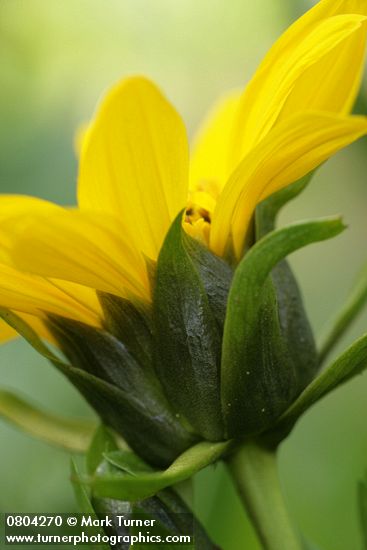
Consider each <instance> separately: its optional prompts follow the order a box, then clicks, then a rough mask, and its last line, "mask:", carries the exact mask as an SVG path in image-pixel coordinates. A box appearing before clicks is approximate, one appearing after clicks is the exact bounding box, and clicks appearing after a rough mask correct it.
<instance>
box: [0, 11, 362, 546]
mask: <svg viewBox="0 0 367 550" xmlns="http://www.w3.org/2000/svg"><path fill="white" fill-rule="evenodd" d="M311 4H312V2H307V1H304V2H301V1H296V0H282V1H281V2H278V1H275V0H256V2H254V1H250V0H228V1H226V2H225V1H224V0H200V1H199V2H198V1H197V0H154V1H152V0H109V1H108V2H104V1H102V0H63V2H55V1H53V2H51V1H50V0H1V3H0V84H1V85H0V121H1V123H0V186H1V192H3V193H26V194H32V195H38V196H41V197H44V198H47V199H51V200H55V201H57V202H59V203H61V204H70V203H74V202H75V179H76V167H77V163H76V159H75V156H74V153H73V138H74V133H75V130H76V128H78V126H79V125H80V124H81V123H83V122H84V121H85V120H88V118H89V117H90V115H91V113H92V111H93V108H94V105H95V103H96V101H97V99H98V98H99V96H100V94H101V92H102V91H103V90H104V89H105V88H107V87H108V86H109V85H110V84H111V83H113V82H114V81H116V80H117V79H119V78H120V77H121V76H124V75H129V74H136V73H142V74H145V75H148V76H149V77H151V78H153V79H154V80H155V81H156V82H157V83H158V84H159V85H160V86H161V87H162V88H163V89H164V90H165V92H166V94H167V95H168V97H169V98H170V99H171V100H172V101H173V103H174V104H175V105H176V107H177V108H178V110H179V111H180V112H181V114H182V115H183V117H184V119H185V121H186V123H187V127H188V130H189V133H190V135H192V133H193V131H194V129H195V127H196V125H197V124H198V122H199V121H200V119H201V117H202V116H203V114H204V113H205V111H206V109H207V108H208V106H209V105H210V104H211V102H212V101H213V100H214V99H215V98H216V96H217V95H218V94H220V93H221V92H222V91H224V90H226V89H228V88H232V87H234V86H239V85H244V84H245V82H246V81H247V80H248V79H249V78H250V76H251V74H252V73H253V71H254V69H255V67H256V65H257V63H258V62H259V61H260V59H261V57H262V55H263V54H264V53H265V52H266V50H267V48H268V47H269V46H270V45H271V43H272V42H273V41H274V40H275V38H276V37H277V36H278V35H279V34H280V33H281V32H282V30H283V29H284V28H285V27H286V26H287V25H288V24H289V23H290V22H291V21H292V20H294V18H295V17H296V16H298V15H299V14H301V13H302V12H303V11H304V10H305V9H306V8H307V7H309V6H310V5H311ZM366 153H367V142H366V140H364V141H363V140H362V141H361V142H360V143H358V144H356V145H353V146H352V147H349V149H348V150H347V151H343V152H342V153H340V154H338V155H337V156H336V157H335V158H334V159H332V161H330V162H328V163H327V164H326V165H325V166H323V167H322V169H321V170H320V171H319V172H318V174H317V176H316V177H315V178H314V180H313V182H312V184H311V185H310V186H309V188H308V189H307V190H306V192H305V193H304V194H303V195H302V197H301V198H299V199H298V200H296V201H295V202H294V203H293V204H292V205H290V206H289V207H288V208H287V209H286V211H285V212H284V214H283V215H282V220H281V221H282V223H285V222H287V221H291V220H296V219H300V218H306V217H310V216H319V215H327V214H335V213H343V215H344V216H345V220H346V222H347V223H348V224H349V229H348V231H346V232H345V233H343V235H342V236H339V237H338V238H337V239H335V240H334V241H332V242H328V243H323V244H320V245H314V246H312V247H310V248H309V249H307V250H303V251H302V252H300V253H297V254H295V255H294V256H293V257H292V264H293V266H294V269H295V271H296V273H297V275H298V277H299V281H300V284H301V286H302V289H303V292H304V296H305V300H306V304H307V309H308V311H309V314H310V317H311V320H312V323H313V326H314V328H315V330H316V333H317V334H319V333H320V330H322V327H323V325H324V324H325V322H326V321H327V320H328V318H329V317H330V315H332V314H333V312H335V311H336V310H337V309H338V307H339V306H340V305H341V304H342V303H343V300H344V298H345V296H346V294H347V292H348V289H349V287H350V286H351V285H352V283H353V279H354V277H355V275H356V273H357V271H358V269H359V268H360V267H361V265H362V264H363V262H364V260H365V259H366V256H367V251H366V230H367V216H366V204H367V187H366V182H365V174H366V170H367V155H366ZM366 323H367V316H366V315H365V316H363V317H362V318H360V319H359V320H358V322H356V323H355V325H354V327H353V329H352V330H351V331H350V332H349V333H348V336H347V338H345V339H344V341H343V342H342V346H341V347H343V346H345V345H346V344H347V343H349V342H350V341H352V339H353V338H354V337H355V336H357V335H359V334H361V333H362V332H363V330H364V329H365V327H366ZM0 363H1V365H0V367H1V375H0V377H1V378H0V379H1V385H2V386H4V387H7V388H12V389H16V390H17V391H19V392H20V393H21V394H23V395H25V396H29V397H31V398H32V399H33V401H34V402H35V403H38V404H40V405H43V406H45V407H47V408H49V410H52V411H55V412H59V413H60V412H61V413H64V414H65V415H71V416H86V417H88V416H91V415H92V413H91V412H90V410H89V409H88V407H87V406H86V405H85V404H84V403H83V402H82V399H81V398H80V397H79V395H78V394H77V392H76V391H75V390H74V389H73V388H72V387H70V386H69V385H68V383H67V382H66V381H65V380H64V379H63V378H62V377H61V375H59V374H58V373H56V372H55V371H54V370H53V369H52V368H51V367H50V365H48V364H47V363H46V361H44V360H42V359H41V358H40V357H38V356H37V355H36V354H35V353H34V352H33V351H32V350H31V349H30V348H29V346H28V345H26V344H25V343H24V342H21V341H17V342H13V343H9V344H7V345H5V346H3V347H2V348H1V349H0ZM366 395H367V376H366V375H364V376H361V377H359V378H358V379H355V380H354V381H352V382H350V383H349V384H347V385H346V386H345V387H344V388H342V389H341V390H338V391H337V392H336V393H335V394H333V395H331V396H329V397H328V398H326V399H325V400H324V401H322V402H321V403H320V404H318V405H317V406H315V407H314V408H313V409H312V410H311V411H310V412H309V413H308V414H307V415H306V416H305V417H304V418H303V419H302V421H301V422H300V423H299V424H298V425H297V427H296V429H295V430H294V432H293V433H292V435H291V436H290V437H289V439H288V440H287V441H286V442H285V443H284V444H283V446H282V448H281V452H280V470H281V478H282V483H283V486H284V490H285V493H286V497H287V499H288V502H289V506H290V510H291V513H292V515H293V517H294V520H295V521H296V522H297V523H298V525H299V526H300V528H301V529H302V531H303V532H304V534H305V535H306V536H307V538H308V539H310V540H312V541H314V542H315V544H316V545H317V546H319V547H320V548H323V549H325V550H346V549H347V550H357V549H359V548H360V547H361V541H360V535H359V525H358V518H357V509H356V486H357V482H358V480H359V479H360V478H361V477H362V476H363V475H364V473H365V471H366V469H367V422H366V416H367V415H366V412H367V399H366ZM0 438H1V454H0V461H1V462H0V464H1V470H0V472H1V473H0V512H6V511H7V512H11V511H12V512H21V511H28V512H33V511H39V512H46V511H59V512H60V511H72V510H74V509H75V503H74V499H73V494H72V491H71V488H70V484H69V482H68V476H69V473H68V472H69V456H67V455H66V454H65V453H62V452H61V451H58V450H54V449H52V448H49V447H48V446H46V445H45V444H43V443H40V442H38V441H34V440H32V439H31V438H30V437H28V436H26V435H24V434H22V433H20V432H18V431H16V430H15V429H13V428H12V427H10V426H8V425H6V424H5V423H0ZM196 503H197V507H198V510H199V514H200V516H201V518H202V519H203V521H204V522H205V524H206V526H207V528H208V529H209V531H210V533H211V534H212V535H213V537H215V539H216V540H217V541H218V544H220V545H221V546H222V547H223V549H224V550H238V549H240V548H241V549H242V548H245V549H246V550H256V549H257V548H259V547H258V545H257V542H256V540H255V537H254V534H253V532H252V529H251V527H250V526H249V523H248V521H247V519H246V517H245V516H244V514H243V512H242V510H241V508H240V505H239V503H238V501H237V497H236V496H235V494H234V491H233V489H232V487H231V486H230V483H229V480H228V478H227V476H226V473H225V471H224V469H223V468H222V467H217V468H216V469H214V468H211V469H209V470H207V471H204V472H202V473H200V474H199V475H198V476H197V483H196ZM242 537H247V538H246V541H247V542H246V545H245V546H243V545H242V544H241V543H240V541H241V540H243V539H242Z"/></svg>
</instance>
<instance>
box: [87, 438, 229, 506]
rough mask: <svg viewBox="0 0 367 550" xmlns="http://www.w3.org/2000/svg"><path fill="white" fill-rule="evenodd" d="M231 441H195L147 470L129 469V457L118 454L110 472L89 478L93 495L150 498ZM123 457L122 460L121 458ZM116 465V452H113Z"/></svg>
mask: <svg viewBox="0 0 367 550" xmlns="http://www.w3.org/2000/svg"><path fill="white" fill-rule="evenodd" d="M231 445H232V443H231V442H228V441H227V442H224V443H223V442H222V443H209V442H202V443H198V444H197V445H195V446H194V447H191V448H190V449H188V450H187V451H185V452H184V453H183V454H182V455H180V456H179V457H178V458H177V459H176V460H175V461H174V462H173V463H172V464H171V465H170V466H169V468H167V470H164V471H159V472H157V471H154V472H153V471H152V472H147V471H146V468H145V469H140V470H138V469H136V470H135V472H134V475H131V474H129V473H128V471H129V470H130V471H131V457H129V459H128V461H127V460H126V456H127V455H126V453H122V455H121V462H120V465H119V467H118V469H117V468H116V470H115V472H114V473H113V474H111V473H106V474H104V473H103V474H101V473H100V472H99V471H98V472H97V473H96V475H95V476H94V478H93V479H92V480H91V486H92V489H93V492H94V494H95V495H97V496H99V497H108V498H115V499H120V500H131V501H135V500H140V499H144V498H147V497H150V496H152V495H154V494H155V493H157V492H158V491H161V490H162V489H164V488H166V487H169V486H170V485H174V484H176V483H178V482H180V481H183V480H184V479H187V478H189V477H191V476H193V475H194V474H195V473H196V472H198V471H199V470H201V469H202V468H204V467H205V466H208V465H209V464H211V463H213V462H215V461H217V460H218V459H219V458H221V457H222V456H223V455H224V454H225V453H226V452H228V450H229V449H230V447H231ZM124 456H125V460H124ZM113 460H114V462H115V465H116V454H115V453H114V454H113Z"/></svg>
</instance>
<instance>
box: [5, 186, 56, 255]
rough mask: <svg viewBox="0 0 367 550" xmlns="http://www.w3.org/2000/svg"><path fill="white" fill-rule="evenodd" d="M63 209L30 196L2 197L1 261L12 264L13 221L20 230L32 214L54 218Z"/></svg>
mask: <svg viewBox="0 0 367 550" xmlns="http://www.w3.org/2000/svg"><path fill="white" fill-rule="evenodd" d="M62 210H63V209H62V207H61V206H58V205H57V204H54V203H52V202H49V201H45V200H43V199H39V198H37V197H30V196H28V195H0V261H2V262H5V263H10V264H11V263H12V262H11V259H10V257H9V250H10V249H11V248H12V246H13V241H14V237H13V232H14V228H13V220H16V223H17V228H18V230H19V225H20V223H24V224H26V223H27V219H28V216H29V215H30V214H31V215H33V214H36V213H37V214H42V215H45V216H50V217H51V216H53V214H55V213H56V212H59V211H62Z"/></svg>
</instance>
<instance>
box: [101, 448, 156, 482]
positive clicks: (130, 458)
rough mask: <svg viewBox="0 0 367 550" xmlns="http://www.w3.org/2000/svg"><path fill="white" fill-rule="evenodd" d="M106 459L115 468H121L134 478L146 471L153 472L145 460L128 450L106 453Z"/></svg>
mask: <svg viewBox="0 0 367 550" xmlns="http://www.w3.org/2000/svg"><path fill="white" fill-rule="evenodd" d="M104 458H105V459H106V461H107V462H108V463H109V464H111V465H112V466H113V467H114V468H119V469H120V470H123V471H124V472H127V473H128V474H130V475H132V476H134V475H136V474H137V473H141V472H145V471H146V472H152V471H153V469H152V468H151V467H150V466H148V465H147V464H146V462H144V460H142V459H141V458H140V457H138V455H136V454H135V453H133V452H132V451H129V450H128V449H126V450H122V451H120V450H117V451H110V452H106V453H104Z"/></svg>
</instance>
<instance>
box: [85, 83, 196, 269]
mask: <svg viewBox="0 0 367 550" xmlns="http://www.w3.org/2000/svg"><path fill="white" fill-rule="evenodd" d="M187 188H188V146H187V138H186V131H185V128H184V125H183V122H182V121H181V118H180V117H179V115H178V114H177V113H176V111H175V110H174V109H173V107H172V106H171V105H170V103H169V102H168V101H167V100H166V99H165V98H164V96H163V95H162V94H161V93H160V91H159V90H158V88H156V87H155V85H154V84H152V83H151V82H150V81H149V80H146V79H145V78H140V77H135V78H129V79H127V80H124V81H122V82H121V83H119V84H117V85H116V86H115V87H114V88H112V90H111V91H110V92H109V93H108V94H107V96H106V97H105V98H104V100H103V101H102V104H101V106H100V108H99V110H98V112H97V115H96V117H95V120H94V121H93V123H92V124H91V126H90V128H89V130H88V133H87V137H86V141H85V143H84V144H83V148H82V154H81V160H80V172H79V183H78V202H79V206H80V208H81V209H82V210H92V211H97V212H102V213H104V214H109V215H112V216H114V217H115V219H116V220H117V223H118V231H119V232H120V233H123V234H124V235H125V236H126V238H127V240H128V241H129V242H130V243H131V246H132V247H135V248H136V249H137V250H138V251H141V252H143V253H144V254H145V255H146V256H148V257H149V258H151V259H156V258H157V256H158V253H159V250H160V247H161V245H162V242H163V239H164V237H165V235H166V233H167V230H168V228H169V226H170V224H171V222H172V220H173V219H174V218H175V216H176V215H177V214H178V212H179V211H180V210H181V209H182V208H183V207H184V206H185V204H186V199H187Z"/></svg>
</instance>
